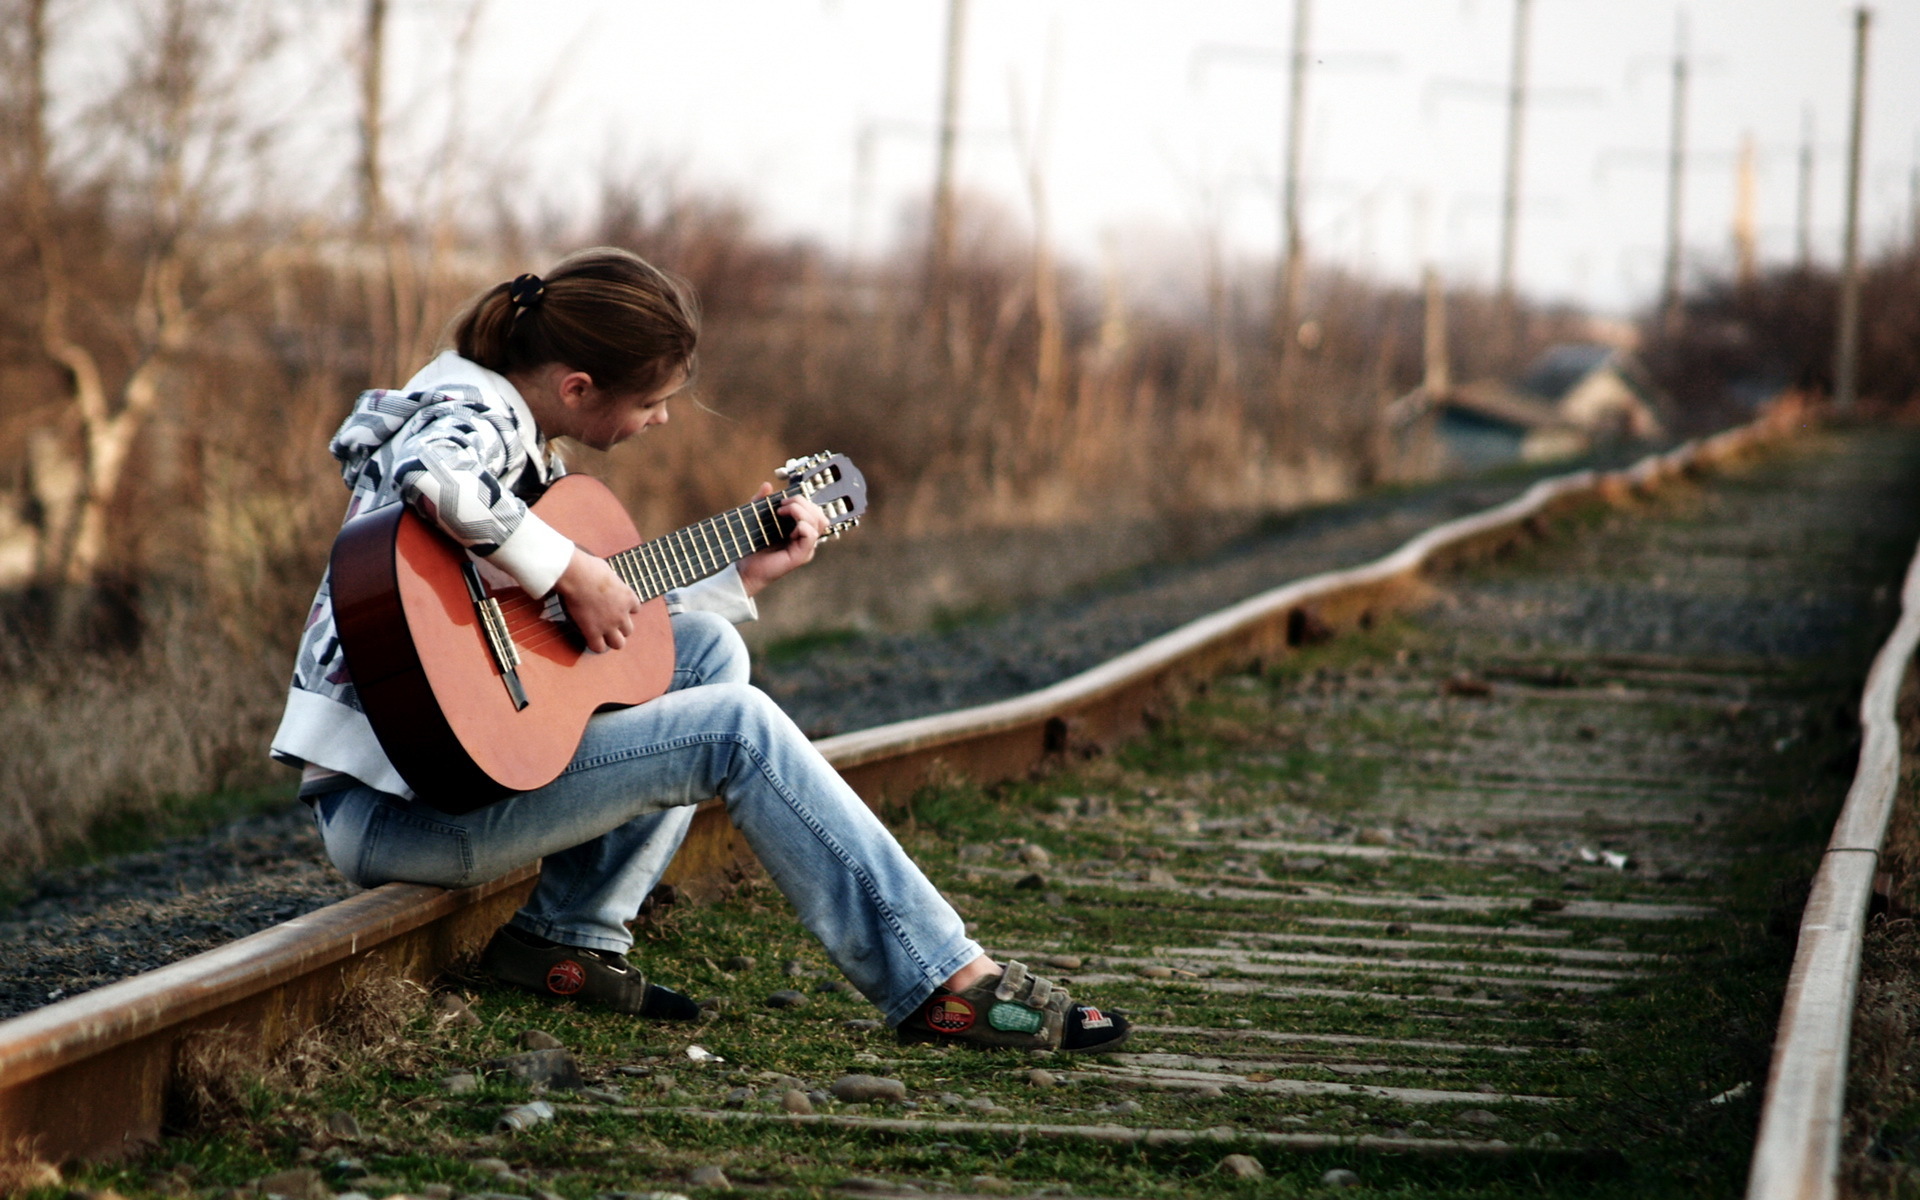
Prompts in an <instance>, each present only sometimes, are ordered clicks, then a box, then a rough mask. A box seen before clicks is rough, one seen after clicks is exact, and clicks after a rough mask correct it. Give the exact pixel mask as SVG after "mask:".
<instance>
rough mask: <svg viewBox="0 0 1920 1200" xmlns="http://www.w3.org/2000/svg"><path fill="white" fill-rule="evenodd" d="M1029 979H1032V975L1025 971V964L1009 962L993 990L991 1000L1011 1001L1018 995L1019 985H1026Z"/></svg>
mask: <svg viewBox="0 0 1920 1200" xmlns="http://www.w3.org/2000/svg"><path fill="white" fill-rule="evenodd" d="M1030 978H1032V975H1031V974H1030V973H1029V972H1028V971H1027V964H1025V963H1023V962H1009V963H1008V964H1007V969H1006V972H1005V973H1004V974H1002V975H1001V976H1000V984H999V986H998V987H995V988H994V989H993V998H994V999H995V1000H1012V999H1013V998H1014V997H1015V996H1016V995H1018V994H1019V992H1020V990H1021V985H1022V984H1024V983H1026V982H1027V980H1028V979H1030Z"/></svg>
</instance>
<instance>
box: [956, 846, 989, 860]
mask: <svg viewBox="0 0 1920 1200" xmlns="http://www.w3.org/2000/svg"><path fill="white" fill-rule="evenodd" d="M992 857H993V847H992V846H989V845H987V844H986V843H985V842H968V843H967V844H966V845H964V846H962V847H960V861H961V862H986V861H987V860H988V859H990V858H992Z"/></svg>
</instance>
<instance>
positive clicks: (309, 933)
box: [0, 408, 1802, 1162]
mask: <svg viewBox="0 0 1920 1200" xmlns="http://www.w3.org/2000/svg"><path fill="white" fill-rule="evenodd" d="M1801 423H1802V422H1801V418H1800V416H1799V414H1798V412H1797V410H1794V409H1790V408H1782V409H1778V410H1775V411H1774V412H1773V413H1771V414H1769V415H1768V416H1766V417H1763V418H1762V419H1760V420H1757V421H1755V422H1753V423H1752V424H1749V425H1745V426H1741V427H1739V428H1737V429H1733V430H1729V431H1727V432H1725V433H1721V434H1718V435H1715V436H1713V437H1710V438H1706V439H1703V440H1700V441H1695V442H1689V443H1686V444H1685V445H1683V446H1681V447H1679V448H1677V449H1675V450H1672V451H1669V452H1667V453H1664V454H1657V455H1653V456H1651V457H1649V458H1646V459H1644V460H1642V461H1641V462H1639V463H1638V464H1636V465H1635V466H1633V467H1631V468H1628V469H1626V470H1622V471H1615V472H1607V473H1599V472H1593V471H1581V472H1577V473H1574V474H1570V475H1565V476H1561V477H1559V478H1556V479H1550V480H1546V481H1543V482H1541V483H1539V484H1536V485H1534V487H1532V488H1531V489H1529V490H1528V491H1527V492H1526V494H1525V495H1523V496H1521V497H1520V498H1519V499H1516V500H1514V501H1512V502H1510V503H1507V504H1504V505H1501V506H1499V507H1497V508H1494V509H1490V510H1488V511H1486V512H1483V513H1479V514H1475V515H1472V516H1468V517H1463V518H1460V519H1458V520H1455V521H1450V522H1447V523H1445V524H1443V525H1440V526H1436V527H1435V528H1433V529H1431V530H1429V531H1427V532H1426V533H1424V534H1421V535H1420V536H1418V537H1416V538H1414V539H1413V540H1412V541H1410V542H1408V543H1407V544H1406V545H1405V546H1403V547H1402V548H1401V549H1399V550H1398V551H1395V552H1394V553H1392V554H1390V555H1387V556H1386V557H1384V558H1382V559H1379V560H1377V561H1375V562H1373V563H1370V564H1367V565H1365V566H1361V567H1356V568H1353V569H1351V570H1345V571H1334V572H1328V573H1325V574H1321V575H1315V576H1312V577H1310V578H1307V579H1303V580H1300V581H1299V582H1296V583H1292V584H1288V585H1286V586H1283V587H1280V588H1276V589H1273V590H1271V591H1268V592H1265V593H1262V594H1261V595H1258V596H1255V597H1253V598H1251V599H1249V600H1246V601H1244V602H1242V603H1240V604H1236V605H1233V606H1231V607H1229V608H1226V609H1224V610H1222V611H1220V612H1217V613H1214V614H1212V615H1210V616H1207V617H1203V618H1201V619H1199V620H1197V621H1194V622H1192V623H1190V624H1188V625H1186V626H1183V627H1182V628H1180V629H1176V630H1174V631H1172V632H1170V633H1168V634H1165V635H1163V636H1161V637H1159V638H1156V639H1154V640H1152V641H1150V642H1148V643H1146V644H1145V645H1143V646H1140V647H1139V648H1137V649H1135V650H1133V651H1130V652H1128V653H1127V654H1123V655H1121V656H1120V657H1119V658H1116V659H1113V660H1112V661H1110V662H1107V663H1104V664H1102V665H1100V666H1098V667H1095V668H1093V669H1091V670H1088V671H1085V672H1083V673H1081V674H1080V675H1076V676H1074V677H1073V678H1071V679H1068V680H1065V681H1063V682H1061V683H1058V684H1055V685H1053V686H1051V687H1048V688H1043V689H1041V690H1040V691H1037V692H1033V693H1030V694H1028V695H1025V696H1019V697H1015V698H1013V699H1010V700H1005V701H1001V702H998V703H994V704H987V705H982V706H979V707H977V708H971V709H966V710H962V711H959V712H955V713H949V714H944V715H939V716H933V717H923V718H918V719H915V720H909V721H901V722H897V723H894V724H891V725H884V726H880V727H878V728H874V729H868V730H863V731H860V732H856V733H849V734H844V735H841V736H838V737H834V738H829V739H826V740H824V741H822V742H820V743H819V746H820V749H821V751H822V752H823V753H825V755H826V756H827V758H828V759H829V760H830V761H831V762H833V763H834V765H835V766H836V767H838V768H839V769H840V770H841V771H842V773H843V774H844V775H845V776H846V777H847V779H848V780H849V782H850V783H852V785H853V786H854V788H855V789H856V790H857V791H859V793H860V794H861V796H862V797H864V798H865V799H866V800H867V802H868V803H869V804H872V805H874V806H876V807H885V806H887V805H889V804H891V803H897V802H899V801H901V800H903V799H904V798H905V797H906V796H908V795H910V794H911V793H912V791H913V790H914V789H915V788H916V787H918V786H920V785H921V784H922V783H923V782H925V781H926V780H927V779H929V778H930V777H933V776H935V775H937V774H939V773H943V772H959V773H964V774H966V775H969V776H971V777H973V778H976V779H980V780H983V781H987V780H997V779H1005V778H1009V777H1013V776H1017V775H1020V774H1023V773H1026V772H1028V771H1030V770H1032V769H1033V768H1034V767H1035V766H1036V765H1038V764H1040V763H1041V762H1043V761H1045V760H1046V759H1047V758H1048V757H1049V756H1053V755H1059V754H1061V753H1063V752H1070V751H1077V750H1083V749H1092V748H1097V747H1099V746H1101V745H1104V744H1108V743H1110V742H1112V741H1114V740H1116V739H1118V738H1121V737H1125V736H1127V735H1128V734H1130V733H1132V732H1134V731H1136V730H1138V729H1139V728H1141V727H1142V726H1143V724H1144V722H1145V720H1146V718H1147V716H1148V714H1149V713H1150V712H1151V711H1152V710H1153V709H1154V708H1155V707H1156V706H1158V705H1161V704H1163V703H1165V702H1166V698H1167V697H1168V696H1169V695H1170V694H1177V693H1178V692H1179V691H1180V690H1181V689H1183V688H1186V687H1188V686H1191V685H1192V684H1194V683H1195V682H1197V681H1199V680H1201V679H1204V678H1206V677H1208V676H1210V675H1213V674H1216V673H1218V672H1220V671H1222V670H1224V669H1228V668H1231V667H1234V666H1238V665H1243V664H1246V663H1249V662H1253V661H1257V660H1261V659H1267V658H1272V657H1275V656H1278V655H1282V654H1285V653H1286V652H1287V651H1288V649H1289V648H1291V647H1294V646H1298V645H1300V644H1302V643H1303V642H1304V641H1307V640H1310V639H1311V638H1314V637H1318V636H1323V635H1325V634H1331V633H1339V632H1341V631H1345V630H1351V629H1354V628H1359V627H1365V626H1367V625H1369V624H1371V623H1372V621H1373V620H1375V619H1376V618H1378V617H1381V616H1384V615H1386V614H1387V613H1389V612H1391V611H1393V610H1394V609H1396V608H1399V607H1404V606H1406V605H1407V604H1409V603H1411V602H1414V601H1417V600H1418V598H1419V597H1420V596H1421V595H1422V594H1423V593H1424V592H1426V590H1427V585H1426V584H1425V583H1424V582H1423V578H1422V577H1423V576H1424V575H1426V574H1428V573H1430V572H1433V571H1437V570H1441V569H1444V568H1446V567H1449V566H1452V565H1455V564H1458V563H1461V562H1466V561H1471V560H1473V559H1475V558H1477V557H1482V556H1485V555H1487V554H1490V553H1493V552H1495V551H1497V550H1498V549H1500V548H1502V547H1504V546H1507V545H1509V544H1511V543H1513V542H1514V541H1516V540H1518V539H1522V538H1526V537H1529V536H1534V535H1536V534H1538V533H1539V532H1540V531H1541V529H1542V527H1543V526H1542V523H1543V521H1544V520H1545V519H1546V518H1548V517H1550V516H1552V515H1553V514H1555V513H1558V512H1563V511H1566V510H1568V509H1570V508H1573V507H1577V506H1580V505H1584V504H1590V503H1595V502H1612V503H1622V502H1625V501H1626V500H1628V499H1630V498H1631V497H1632V496H1633V495H1635V494H1637V493H1642V492H1647V491H1650V490H1652V489H1655V488H1658V487H1659V486H1661V485H1662V484H1663V483H1666V482H1668V481H1670V480H1672V479H1674V478H1676V477H1678V476H1680V475H1682V474H1684V473H1686V472H1689V471H1692V470H1696V469H1699V468H1703V467H1706V466H1709V465H1711V464H1714V463H1716V462H1720V461H1724V460H1727V459H1730V458H1733V457H1735V456H1737V455H1739V454H1741V453H1743V452H1745V451H1747V450H1748V449H1750V448H1752V447H1754V446H1755V445H1757V444H1759V443H1761V442H1765V441H1770V440H1773V439H1775V438H1778V437H1780V436H1783V435H1785V434H1786V433H1787V432H1789V431H1790V430H1792V429H1793V428H1795V427H1797V426H1798V425H1799V424H1801ZM748 861H750V856H749V855H748V852H747V849H746V847H745V845H744V842H743V841H742V840H741V839H740V837H739V835H738V833H737V832H736V831H735V830H734V829H733V827H732V825H731V824H730V823H729V822H728V821H727V819H726V814H725V811H724V809H722V808H721V807H720V806H719V805H718V804H717V803H714V802H709V803H708V804H707V805H704V806H703V807H702V810H701V812H700V813H699V814H698V815H697V816H696V819H695V821H694V825H693V828H692V830H691V831H690V832H689V835H688V838H687V841H686V844H685V845H684V847H683V848H682V850H681V852H680V854H679V856H678V857H677V858H676V860H675V863H674V868H673V871H672V872H671V873H670V874H669V876H668V879H669V881H670V882H674V883H676V884H679V885H680V886H682V887H684V888H687V889H689V890H690V891H692V892H693V893H694V894H696V895H698V894H699V893H700V892H702V891H703V890H709V889H711V888H713V887H714V886H715V885H717V884H719V883H721V882H723V881H724V880H725V879H726V878H727V877H728V876H729V875H730V874H731V873H734V872H737V871H738V870H740V869H741V867H742V866H743V864H745V863H747V862H748ZM534 874H535V870H534V868H533V867H527V868H523V869H521V870H519V871H516V872H514V873H512V874H510V875H508V876H505V877H503V878H501V879H496V880H494V881H492V882H490V883H488V884H485V885H482V886H480V887H475V888H470V889H466V890H464V891H459V892H447V891H444V890H442V889H439V888H431V887H422V886H416V885H407V884H389V885H387V886H385V887H381V888H377V889H375V890H373V891H370V892H366V893H363V894H361V895H359V896H355V897H353V898H351V899H349V900H346V901H343V902H341V903H339V904H335V905H332V906H330V907H328V908H325V909H322V910H320V911H318V912H314V913H310V914H308V915H306V916H304V917H299V918H296V919H294V920H292V921H289V922H287V923H285V924H283V925H279V926H275V927H274V928H272V929H267V930H263V931H261V932H259V933H256V934H253V935H251V936H249V937H245V938H242V939H240V940H239V941H236V942H234V943H232V944H230V945H227V946H224V947H222V948H220V949H218V950H213V951H209V952H207V953H205V954H201V955H198V956H196V957H193V958H189V959H186V960H183V961H181V962H178V963H174V964H172V965H170V966H167V967H163V968H161V969H159V970H156V971H152V972H149V973H147V974H145V975H141V976H137V977H135V978H132V979H127V980H123V981H121V982H119V983H115V984H110V985H108V986H106V987H102V988H99V989H97V990H95V991H91V992H87V993H83V994H82V995H79V996H75V997H73V998H71V999H68V1000H63V1001H61V1002H59V1003H57V1004H53V1005H49V1006H48V1007H46V1008H43V1009H40V1010H38V1011H35V1012H32V1013H29V1014H27V1015H25V1016H21V1017H17V1018H14V1019H13V1020H10V1021H6V1022H0V1146H8V1147H19V1146H22V1145H28V1146H31V1147H32V1148H33V1150H34V1152H35V1153H37V1154H38V1155H39V1156H40V1157H42V1158H45V1159H49V1160H52V1161H56V1162H59V1161H65V1160H70V1159H75V1158H96V1159H97V1158H110V1157H114V1156H117V1155H119V1154H122V1153H124V1152H126V1151H127V1150H128V1149H129V1148H131V1147H133V1146H135V1145H137V1144H140V1143H144V1142H148V1141H151V1140H153V1139H154V1138H156V1137H158V1136H159V1133H160V1130H161V1128H162V1123H163V1120H164V1116H165V1104H166V1094H167V1088H168V1084H169V1080H170V1079H171V1078H172V1077H173V1075H174V1072H175V1070H176V1064H177V1062H178V1059H179V1056H180V1054H181V1052H182V1050H183V1048H184V1047H186V1046H187V1045H189V1043H190V1040H191V1039H192V1038H193V1037H194V1036H195V1035H196V1034H199V1033H202V1032H204V1031H209V1030H215V1029H224V1030H228V1031H233V1032H238V1033H240V1034H242V1035H244V1036H246V1037H247V1038H248V1039H249V1040H250V1041H252V1042H253V1043H254V1044H255V1045H257V1046H260V1047H271V1046H273V1045H277V1044H279V1043H281V1042H283V1041H285V1040H286V1039H287V1038H289V1037H291V1036H294V1035H295V1034H297V1033H299V1032H301V1031H302V1030H304V1029H306V1028H309V1027H311V1025H312V1024H314V1023H315V1022H316V1021H317V1020H318V1019H319V1018H320V1017H321V1016H323V1015H324V1013H325V1011H326V1009H327V1007H328V1005H329V1003H330V1001H331V999H332V998H333V997H335V996H337V995H338V993H339V991H340V989H341V988H342V987H343V986H344V984H345V982H346V981H347V980H348V979H349V978H350V977H351V974H352V973H353V972H354V971H356V970H358V969H361V968H362V966H363V965H364V964H366V963H368V962H379V963H381V964H384V966H386V967H387V968H389V969H391V970H393V971H395V972H397V973H399V974H400V975H402V976H405V977H408V978H412V979H416V980H421V981H424V980H427V979H430V978H431V977H432V976H433V975H434V974H436V973H437V972H438V971H440V970H441V969H442V968H443V967H445V966H446V964H447V963H449V962H451V961H452V960H453V959H454V958H456V957H458V956H459V955H460V954H461V953H463V952H466V951H468V950H470V949H471V948H473V947H474V946H475V945H477V944H478V942H479V941H480V940H482V939H484V938H485V937H486V936H487V935H488V934H489V933H490V932H491V931H492V929H493V928H494V927H496V926H497V925H498V924H500V923H501V922H502V921H504V920H505V918H506V917H507V916H508V915H509V914H510V913H511V912H512V910H513V909H514V908H515V907H517V906H518V905H519V903H520V902H521V901H522V899H523V898H524V897H525V895H526V893H527V891H528V890H529V889H530V888H531V885H532V881H533V878H534ZM75 1096H85V1097H86V1102H85V1103H84V1104H78V1103H75V1102H74V1101H73V1097H75Z"/></svg>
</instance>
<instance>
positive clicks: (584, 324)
mask: <svg viewBox="0 0 1920 1200" xmlns="http://www.w3.org/2000/svg"><path fill="white" fill-rule="evenodd" d="M450 329H451V334H452V338H451V340H452V342H453V346H454V349H455V350H456V351H458V352H459V354H460V356H461V357H462V358H466V359H469V360H471V361H473V362H476V363H479V364H480V365H481V366H483V367H486V368H487V369H488V370H490V371H497V372H499V373H500V374H503V375H504V374H506V373H508V372H510V371H524V370H530V369H532V368H535V367H541V366H545V365H546V364H547V363H551V362H558V363H564V364H566V365H567V366H568V367H570V368H571V369H573V370H576V371H585V372H586V373H587V374H588V375H590V376H592V377H593V382H594V385H595V386H596V387H599V388H601V389H603V390H605V391H609V392H630V391H650V390H652V389H654V388H657V387H659V386H661V385H662V384H664V383H666V382H667V381H668V380H669V379H671V378H673V376H674V375H675V374H676V373H678V372H680V371H682V370H684V371H685V372H686V373H687V374H689V375H691V374H692V373H693V369H694V352H695V349H696V347H697V346H698V344H699V340H700V309H699V304H698V302H697V301H696V300H695V299H694V295H693V288H692V286H691V285H689V284H688V283H687V282H686V281H685V280H683V279H680V278H679V277H677V276H674V275H671V274H669V273H667V272H665V271H662V270H661V269H660V268H658V267H656V266H653V265H652V264H651V263H649V262H647V261H646V260H645V259H642V258H641V257H640V256H639V255H637V254H634V253H632V252H631V251H627V250H621V249H618V248H616V247H612V246H596V247H594V248H593V249H590V250H581V251H577V252H576V253H573V254H569V255H568V256H567V257H566V258H564V259H562V260H560V262H559V263H557V264H555V265H554V267H553V269H552V270H551V271H549V272H547V274H546V276H545V278H542V277H540V276H537V275H521V276H518V277H516V278H515V279H513V280H512V281H510V282H508V283H502V284H496V285H495V286H493V287H491V288H488V289H487V290H486V291H484V292H482V293H480V295H478V296H476V297H474V299H473V300H471V301H469V302H468V304H467V307H466V308H465V309H464V310H463V311H462V312H461V313H460V314H459V315H458V316H456V317H455V318H454V319H453V324H452V325H451V327H450Z"/></svg>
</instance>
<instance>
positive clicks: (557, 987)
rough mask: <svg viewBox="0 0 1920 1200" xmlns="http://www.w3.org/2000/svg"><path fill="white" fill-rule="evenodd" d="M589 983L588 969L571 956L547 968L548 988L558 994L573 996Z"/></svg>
mask: <svg viewBox="0 0 1920 1200" xmlns="http://www.w3.org/2000/svg"><path fill="white" fill-rule="evenodd" d="M586 984H587V969H586V968H585V967H583V966H581V965H580V964H579V963H577V962H575V961H573V960H572V959H570V958H563V959H561V960H560V961H559V962H557V963H555V964H553V965H552V966H551V967H548V968H547V990H548V991H550V992H552V993H554V994H555V995H558V996H571V995H573V994H574V993H575V992H577V991H579V990H580V989H581V988H583V987H585V986H586Z"/></svg>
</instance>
